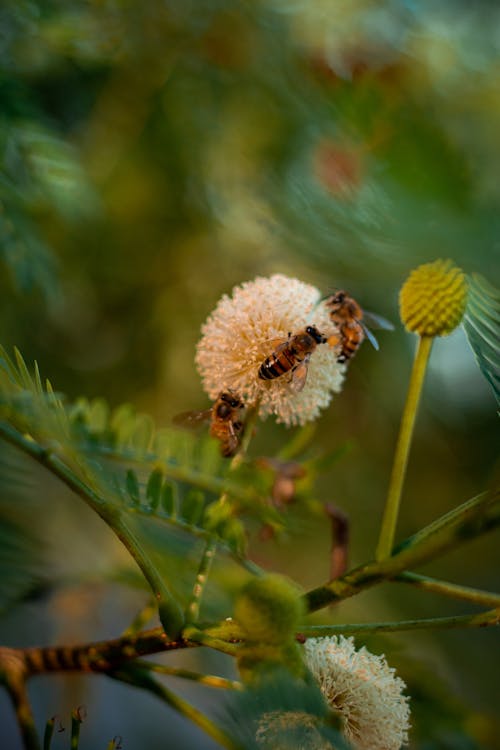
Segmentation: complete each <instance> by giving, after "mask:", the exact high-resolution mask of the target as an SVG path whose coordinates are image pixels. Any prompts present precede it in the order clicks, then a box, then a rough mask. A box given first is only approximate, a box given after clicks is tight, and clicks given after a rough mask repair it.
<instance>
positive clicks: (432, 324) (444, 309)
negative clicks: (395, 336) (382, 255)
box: [399, 260, 467, 336]
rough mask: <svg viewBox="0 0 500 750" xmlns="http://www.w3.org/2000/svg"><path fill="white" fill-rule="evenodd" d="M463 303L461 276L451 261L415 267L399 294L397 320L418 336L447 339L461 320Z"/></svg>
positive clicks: (463, 278)
mask: <svg viewBox="0 0 500 750" xmlns="http://www.w3.org/2000/svg"><path fill="white" fill-rule="evenodd" d="M466 302H467V282H466V279H465V274H464V272H463V271H462V270H461V269H460V268H458V267H457V266H455V265H454V263H453V262H452V261H451V260H436V261H435V262H434V263H425V264H424V265H422V266H419V267H418V268H416V269H415V270H414V271H412V272H411V273H410V275H409V277H408V278H407V280H406V281H405V283H404V284H403V286H402V288H401V291H400V293H399V309H400V315H401V320H402V321H403V323H404V325H405V326H406V328H407V330H408V331H413V333H418V334H419V335H420V336H447V335H448V334H449V333H451V332H452V331H453V330H454V329H455V328H456V327H457V326H458V325H459V323H460V321H461V320H462V317H463V314H464V312H465V305H466Z"/></svg>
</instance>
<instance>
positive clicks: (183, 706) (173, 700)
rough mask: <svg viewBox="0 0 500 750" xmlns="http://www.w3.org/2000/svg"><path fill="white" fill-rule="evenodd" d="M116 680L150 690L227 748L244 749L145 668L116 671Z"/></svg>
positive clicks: (114, 675) (131, 667)
mask: <svg viewBox="0 0 500 750" xmlns="http://www.w3.org/2000/svg"><path fill="white" fill-rule="evenodd" d="M110 676H111V677H113V678H114V679H116V680H120V681H122V682H126V683H128V684H129V685H133V686H134V687H138V688H142V689H144V690H148V691H149V692H151V693H153V694H154V695H156V696H157V697H158V698H160V700H162V701H164V702H165V703H168V705H169V706H171V707H172V708H174V709H175V710H176V711H178V712H179V713H180V714H182V716H184V717H185V718H186V719H188V720H189V721H191V722H193V724H196V725H197V726H198V727H200V729H202V730H203V731H204V732H206V733H207V734H208V735H209V736H210V737H212V739H214V740H215V741H216V742H218V743H219V744H220V745H222V747H225V748H227V750H243V748H242V747H241V745H239V744H237V743H236V742H235V741H234V740H233V739H232V738H231V737H230V736H229V735H228V734H226V732H224V730H223V729H221V728H220V727H218V726H217V725H216V724H215V723H214V722H213V721H212V720H211V719H209V718H208V716H205V714H203V713H201V711H198V709H196V708H195V707H194V706H192V705H191V704H190V703H188V702H187V701H185V700H184V699H183V698H181V697H179V696H178V695H175V693H172V692H171V691H170V690H168V689H167V688H166V687H164V685H161V684H160V683H159V682H157V681H156V680H154V679H153V678H152V677H151V675H150V674H149V673H148V672H147V671H146V670H144V669H139V668H137V667H136V666H135V665H134V666H132V665H131V666H130V667H127V668H126V669H123V670H120V671H118V672H114V673H113V674H111V675H110Z"/></svg>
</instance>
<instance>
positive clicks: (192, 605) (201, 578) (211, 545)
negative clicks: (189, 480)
mask: <svg viewBox="0 0 500 750" xmlns="http://www.w3.org/2000/svg"><path fill="white" fill-rule="evenodd" d="M258 414H259V401H256V403H255V404H254V405H253V406H252V407H250V408H249V409H248V413H247V418H246V421H245V431H244V433H243V438H242V440H241V444H240V446H239V450H238V452H237V453H236V455H235V456H233V459H232V460H231V463H230V465H229V471H228V476H230V474H231V472H233V471H235V470H236V469H237V468H238V467H239V466H240V465H241V464H242V463H243V460H244V458H245V456H246V454H247V451H248V448H249V445H250V441H251V439H252V437H253V431H254V426H255V423H256V421H257V417H258ZM229 496H230V493H229V492H228V491H224V492H222V493H221V495H220V497H219V502H220V503H226V502H227V501H228V500H229ZM216 551H217V538H216V536H215V535H212V536H210V537H209V538H208V539H207V542H206V545H205V549H204V552H203V557H202V559H201V561H200V565H199V567H198V573H197V575H196V581H195V584H194V586H193V593H192V595H191V599H190V600H189V602H188V605H187V607H186V613H185V620H186V623H190V624H194V623H196V622H197V621H198V618H199V615H200V605H201V598H202V596H203V592H204V590H205V585H206V582H207V580H208V576H209V574H210V568H211V567H212V563H213V560H214V557H215V553H216Z"/></svg>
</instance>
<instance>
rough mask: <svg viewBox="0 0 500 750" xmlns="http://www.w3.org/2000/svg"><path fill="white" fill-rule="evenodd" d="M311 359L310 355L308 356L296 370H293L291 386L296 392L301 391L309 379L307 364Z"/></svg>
mask: <svg viewBox="0 0 500 750" xmlns="http://www.w3.org/2000/svg"><path fill="white" fill-rule="evenodd" d="M309 359H310V355H309V356H307V357H306V358H305V359H304V360H303V361H302V362H301V363H300V365H297V367H296V368H295V370H293V372H292V379H291V381H290V387H291V389H292V391H294V392H295V393H300V391H301V390H302V389H303V388H304V386H305V384H306V380H307V365H308V362H309Z"/></svg>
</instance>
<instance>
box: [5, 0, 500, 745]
mask: <svg viewBox="0 0 500 750" xmlns="http://www.w3.org/2000/svg"><path fill="white" fill-rule="evenodd" d="M499 30H500V7H499V6H498V3H496V2H494V1H493V0H492V1H491V2H487V1H486V0H482V1H478V2H475V3H469V2H466V1H465V0H464V1H463V2H460V1H459V0H441V2H439V3H435V2H432V0H428V1H427V2H426V1H425V0H407V1H405V0H393V1H390V0H385V1H384V0H380V1H379V2H376V1H373V0H372V1H370V0H349V1H348V0H308V1H306V0H304V1H302V0H294V1H290V2H287V0H253V1H250V0H249V1H248V2H244V1H243V0H232V1H231V0H206V1H205V0H183V2H179V1H178V0H149V2H146V3H140V2H134V0H88V1H87V2H83V1H81V0H64V2H62V1H61V0H38V1H36V0H4V2H3V3H2V7H1V9H0V155H1V162H2V172H1V175H0V261H1V266H0V268H1V271H0V323H1V342H2V344H3V345H4V346H5V347H6V348H7V349H8V350H12V347H13V346H14V345H17V346H18V347H19V348H20V349H21V351H22V352H23V354H24V356H25V357H26V359H27V360H28V361H32V360H34V359H36V360H37V361H38V362H39V364H40V366H41V368H42V371H43V373H44V374H46V375H47V376H49V377H50V379H51V381H52V382H53V384H54V385H55V387H56V388H57V389H58V390H60V391H61V392H64V393H66V394H67V395H68V397H69V398H70V399H75V398H76V397H78V396H80V395H86V396H87V397H89V398H93V397H98V396H99V397H103V398H105V399H106V400H107V401H108V402H109V403H110V404H111V405H112V406H116V405H118V404H120V403H121V402H123V401H129V402H131V403H133V404H134V405H135V406H136V407H137V409H139V410H140V411H145V412H148V413H150V414H152V415H153V416H154V418H155V420H156V421H157V422H158V423H159V424H167V423H169V421H170V420H171V417H172V415H174V414H176V413H177V412H179V411H182V410H186V409H196V408H200V409H202V408H207V407H208V405H209V404H208V401H207V399H206V396H205V395H204V394H203V392H202V390H201V386H200V381H199V378H198V376H197V373H196V371H195V367H194V349H195V345H196V341H197V339H198V338H199V331H200V326H201V324H202V322H203V320H204V319H205V318H206V316H207V314H208V313H209V312H210V310H211V309H212V308H213V307H214V305H215V303H216V301H217V300H218V299H219V297H220V296H221V295H222V294H223V293H225V292H229V291H230V290H231V288H232V287H233V286H234V285H235V284H237V283H240V282H241V281H244V280H247V279H251V278H253V277H255V276H256V275H269V274H271V273H274V272H281V273H285V274H288V275H290V276H296V277H298V278H300V279H302V280H304V281H307V282H310V283H313V284H316V285H317V286H318V287H320V288H321V289H324V290H325V293H327V292H328V290H330V289H332V288H339V287H340V288H346V289H348V290H349V291H351V292H352V293H353V294H354V295H355V296H356V298H357V299H358V300H359V301H360V302H361V303H362V305H363V306H364V307H365V309H369V310H373V311H376V312H377V313H379V314H381V315H383V316H385V317H386V318H388V319H390V320H392V321H393V322H394V323H396V324H397V323H398V312H397V294H398V289H399V287H400V285H401V283H402V281H403V280H404V278H405V277H406V275H407V274H408V272H409V271H410V270H411V269H412V268H413V267H415V266H416V265H418V264H419V263H422V262H425V261H429V260H434V259H436V258H438V257H445V258H446V257H450V258H452V259H453V260H455V261H456V262H457V263H458V264H459V265H461V266H462V267H463V268H464V270H465V271H467V272H474V271H475V272H479V273H481V274H483V275H484V276H486V277H487V278H488V279H489V280H490V281H491V282H493V283H496V284H497V286H498V257H499V248H500V232H499V230H500V210H499V203H500V181H499V179H498V175H499V173H500V99H499V97H498V90H499V86H500V31H499ZM379 341H380V344H381V347H380V351H379V352H378V353H377V352H375V351H374V350H373V349H371V348H370V346H369V344H365V345H364V346H363V347H362V349H361V351H360V352H359V354H358V355H357V357H356V359H355V360H354V361H353V363H352V366H351V367H350V370H349V375H348V379H347V381H346V385H345V388H344V391H343V393H342V394H341V395H339V396H338V397H336V398H335V400H334V403H333V405H332V407H331V408H330V409H329V411H328V412H327V413H325V414H324V416H323V417H322V418H321V420H320V421H319V422H318V424H317V430H316V434H315V436H314V440H313V442H314V444H315V445H316V446H317V448H318V449H319V450H327V449H331V448H334V447H336V446H338V447H339V448H340V447H342V446H344V445H346V444H348V445H349V450H348V451H346V452H345V454H344V455H343V457H342V459H341V460H340V461H339V462H338V463H337V464H336V465H335V466H334V467H333V468H332V469H331V470H330V471H329V472H328V474H327V475H325V477H324V478H323V479H322V480H321V481H320V482H319V483H318V486H317V488H316V494H317V496H318V498H320V499H322V500H324V501H327V500H328V501H333V502H335V503H337V504H338V505H339V506H340V507H341V508H342V509H343V510H345V511H346V512H347V513H348V514H349V516H350V519H351V537H352V544H351V550H350V557H351V561H352V563H353V564H356V563H360V562H363V561H365V560H366V559H369V558H370V557H371V556H372V555H373V550H374V546H375V544H376V540H377V535H378V527H379V523H380V518H381V513H382V508H383V501H384V495H385V491H386V489H387V483H388V474H389V470H390V465H391V458H392V451H393V447H394V443H395V438H396V434H397V429H398V422H399V416H400V413H401V408H402V404H403V401H404V395H405V391H406V385H407V381H408V375H409V371H410V366H411V358H412V352H413V348H414V345H415V342H414V340H413V339H412V337H411V336H409V335H408V334H406V333H405V332H404V331H403V330H402V329H401V326H400V325H396V330H395V332H393V333H386V332H380V335H379ZM497 419H498V417H497V415H496V409H495V401H494V397H493V395H492V393H491V391H490V389H489V386H488V384H487V383H486V382H485V381H484V380H483V378H482V376H481V374H480V372H479V370H478V368H477V365H476V363H475V361H474V358H473V356H472V353H471V352H470V350H469V348H468V345H467V342H466V339H465V337H464V335H463V333H462V332H461V331H457V332H456V333H454V334H453V335H452V336H450V337H449V338H448V339H445V340H442V341H438V342H437V343H436V346H435V349H434V352H433V355H432V360H431V367H430V371H429V374H428V378H427V382H426V388H425V394H424V402H423V405H422V409H421V413H420V415H419V420H418V429H417V433H416V438H415V443H414V448H413V453H412V457H411V464H410V467H409V474H408V481H407V486H406V490H405V496H404V506H403V512H402V516H401V521H400V528H399V534H400V535H401V537H402V536H404V535H408V534H410V533H412V532H413V531H415V530H417V529H418V528H419V527H421V526H422V525H424V524H425V523H428V522H430V521H431V520H432V519H433V518H435V517H436V516H438V515H440V514H442V513H444V512H446V511H448V510H450V509H451V508H453V507H454V506H456V505H457V504H459V503H460V502H463V501H465V500H466V499H468V498H469V497H471V496H472V495H474V494H476V493H477V492H479V491H481V490H482V489H484V488H485V487H487V486H489V485H490V484H491V483H492V482H493V481H495V477H497V478H498V472H497V469H496V460H497V456H498V424H497ZM289 438H290V431H287V430H286V429H285V428H283V427H279V426H276V425H274V424H273V423H272V422H271V421H270V420H268V422H267V423H266V424H265V425H262V426H261V428H260V429H259V432H258V434H257V436H256V439H255V442H254V447H253V451H254V455H271V454H272V453H273V452H276V451H277V450H279V448H280V447H281V446H282V445H283V443H284V442H285V441H286V440H288V439H289ZM18 461H19V459H18V458H17V457H16V456H15V455H14V454H13V453H12V452H10V451H7V449H6V448H4V447H2V463H3V464H4V465H9V464H12V465H16V462H18ZM29 476H30V479H29V480H28V479H27V480H26V484H23V485H22V486H21V487H18V488H17V490H15V491H14V490H11V492H10V494H8V496H5V498H4V501H3V502H2V512H4V515H5V517H6V518H7V519H8V521H9V523H11V522H13V521H15V523H21V524H23V527H24V529H25V532H26V535H27V538H29V539H32V545H33V547H34V548H36V552H37V555H38V556H39V566H40V571H43V574H44V576H48V577H49V578H50V577H51V576H52V578H53V579H57V580H59V581H60V582H61V581H62V580H64V579H65V578H66V579H67V585H65V586H62V585H60V586H58V587H56V588H50V587H48V588H47V589H46V590H45V591H44V592H43V594H42V593H40V591H38V594H37V597H36V598H35V597H34V596H32V597H31V598H27V599H26V601H23V602H22V603H21V604H19V605H18V606H17V607H16V608H15V609H8V610H7V611H6V612H4V614H3V616H2V619H1V620H0V633H1V640H2V642H4V643H6V644H8V645H19V646H22V645H34V644H40V643H43V644H51V643H69V642H74V641H82V640H87V639H91V638H96V639H97V638H104V637H112V636H116V635H117V634H118V633H119V632H120V629H122V628H123V627H125V626H126V624H127V622H128V621H129V620H130V618H131V617H132V616H133V614H134V613H135V611H136V610H137V608H138V606H139V605H140V602H141V601H144V594H143V593H142V592H134V591H133V590H130V589H127V588H126V587H123V586H119V585H111V584H110V583H109V582H107V578H109V571H111V570H113V568H114V566H116V564H117V560H119V561H121V562H123V560H124V553H123V551H122V550H121V549H120V548H119V546H118V544H115V543H113V540H112V538H111V535H110V534H109V532H108V531H107V529H105V528H103V527H102V525H101V524H100V522H99V521H98V520H96V519H94V518H93V517H92V515H91V514H90V512H87V510H86V509H85V508H82V507H80V503H79V501H78V500H77V499H76V498H73V497H71V496H69V495H68V494H66V493H64V492H63V491H62V490H61V488H60V487H59V486H58V485H57V484H56V483H55V482H53V481H52V480H50V479H49V478H48V477H47V476H46V475H44V474H43V472H38V471H35V470H34V469H33V468H32V467H31V468H30V474H29ZM4 506H5V507H7V510H4ZM41 506H42V507H43V508H44V510H45V512H44V513H43V514H42V515H40V507H41ZM13 508H15V512H14V511H13ZM294 512H296V518H295V523H294V531H293V533H290V535H289V536H288V537H287V538H285V539H284V540H282V541H281V542H280V543H279V544H278V543H274V542H266V543H259V542H258V541H255V542H254V543H253V548H252V553H253V556H254V558H255V559H256V560H257V561H258V562H259V563H260V564H261V565H264V566H269V567H270V568H271V567H272V568H274V569H277V570H280V571H282V572H285V573H288V574H289V575H290V576H292V577H294V578H295V579H296V580H298V581H300V582H301V583H302V585H304V586H305V587H310V586H314V585H318V584H319V583H321V582H323V581H324V580H326V578H327V576H328V548H329V535H328V528H327V526H326V525H325V523H324V521H323V519H322V518H320V517H318V518H317V519H316V520H314V519H311V518H307V519H306V518H304V520H303V523H298V522H297V518H298V519H299V520H300V511H294ZM297 514H298V515H297ZM14 516H15V518H14ZM35 517H36V518H37V522H36V524H34V523H33V521H32V519H33V518H35ZM38 519H39V520H38ZM497 549H498V538H496V539H495V538H494V537H493V536H491V537H486V538H483V539H481V540H479V541H476V542H474V543H469V544H468V545H467V547H464V548H463V549H461V550H460V551H459V552H455V553H453V554H450V555H448V556H447V557H446V558H444V559H443V560H440V561H439V562H436V563H433V564H432V565H431V566H427V568H425V569H423V571H422V572H427V573H430V574H432V575H436V576H438V577H443V578H445V579H449V580H453V581H457V582H462V583H465V584H469V585H473V586H477V587H482V588H485V589H492V590H494V589H495V587H497V588H498V584H499V581H498V563H499V554H498V551H497ZM79 576H81V577H82V578H85V579H86V581H87V582H86V583H85V585H83V584H82V585H78V586H77V585H76V584H74V581H76V580H77V579H78V577H79ZM90 579H92V580H91V581H90ZM20 580H21V579H20ZM72 581H73V583H72ZM89 581H90V582H89ZM28 590H29V587H28V588H27V592H28ZM468 611H473V610H471V609H470V608H468V607H467V605H466V604H463V603H462V604H460V603H454V602H453V601H451V600H444V599H440V598H438V597H436V596H433V595H431V594H424V593H421V592H418V591H416V590H408V589H405V588H403V587H402V586H400V585H396V584H392V585H387V586H385V587H382V588H377V590H374V591H370V592H367V593H365V594H363V595H361V596H359V597H356V598H355V599H354V600H352V601H349V602H346V603H345V604H343V605H342V607H341V608H340V607H339V608H338V610H331V611H329V612H328V613H326V615H325V616H324V617H323V621H328V620H330V621H331V620H336V621H341V620H344V621H367V620H383V619H400V618H416V617H425V616H433V615H436V616H437V615H445V614H455V613H464V612H468ZM318 621H321V618H319V620H318ZM369 646H370V648H372V649H373V650H378V651H385V652H386V654H387V655H388V657H389V660H390V662H391V664H393V665H394V666H398V669H399V671H400V673H401V674H402V676H403V677H404V679H405V680H406V681H407V682H408V683H409V684H410V690H411V688H412V683H413V682H415V685H414V686H413V694H414V695H415V696H416V698H415V724H416V728H415V731H414V733H413V737H412V747H413V748H419V749H420V750H424V749H425V750H438V749H441V748H442V749H443V750H452V749H453V750H455V749H459V750H460V748H462V749H463V750H474V749H476V748H486V749H490V748H497V747H500V744H499V741H498V739H496V737H497V735H498V727H497V728H495V723H494V715H495V712H496V709H497V707H498V698H499V696H498V680H497V677H496V675H498V671H499V669H500V650H499V648H498V635H497V633H495V632H494V631H493V630H483V631H449V632H448V631H445V632H442V633H423V632H418V633H408V634H399V635H396V634H394V635H390V636H387V637H385V638H377V639H375V638H373V639H371V640H370V642H369ZM175 658H177V659H178V662H179V663H181V662H182V664H183V665H186V664H188V665H189V664H191V665H192V664H194V663H195V661H196V660H199V659H200V658H201V659H202V660H204V661H203V663H202V664H201V666H200V664H199V663H198V668H206V669H207V670H208V669H210V670H214V671H216V670H218V671H219V672H224V671H225V673H227V674H230V673H231V668H232V667H231V665H230V664H229V663H226V662H224V661H222V663H221V662H220V661H219V660H218V659H216V658H215V656H214V655H210V654H209V655H205V656H202V657H201V656H199V655H196V656H195V655H191V654H189V655H183V656H182V659H181V657H174V658H172V657H169V663H175V662H174V659H175ZM416 683H418V685H417V684H416ZM32 687H33V701H34V706H35V711H36V716H37V721H38V724H39V726H40V727H43V725H44V723H45V720H46V719H47V718H48V717H49V716H51V715H54V714H59V715H60V716H61V718H62V721H63V724H65V725H66V727H68V725H69V713H70V711H71V708H73V707H74V706H75V705H78V704H85V706H86V707H87V712H88V719H87V721H86V722H85V724H84V727H83V730H82V745H81V748H82V750H85V749H86V748H91V747H92V748H97V747H105V746H106V743H107V742H108V741H109V740H110V739H111V737H112V736H114V735H121V736H122V737H123V747H124V748H126V749H127V750H132V749H133V748H143V747H145V746H146V745H147V746H148V747H149V748H151V750H153V748H160V747H165V746H175V747H176V748H178V749H179V750H184V749H185V748H186V749H187V748H194V747H196V748H207V749H208V748H213V747H215V745H214V744H213V743H212V742H211V741H209V740H208V739H206V738H205V737H204V736H202V735H201V733H199V732H198V731H197V730H196V729H191V728H190V727H189V726H187V724H186V722H184V720H182V719H180V718H178V717H177V716H176V715H175V714H173V713H171V712H169V710H168V709H166V708H164V707H163V706H159V705H156V703H155V702H154V699H153V698H148V697H146V698H143V697H142V696H141V695H139V694H138V693H137V692H134V691H133V690H132V689H129V688H126V687H121V686H120V685H114V684H108V682H107V681H106V680H104V679H103V678H99V677H92V678H90V679H88V678H76V677H72V678H70V679H65V680H63V679H62V678H59V677H55V678H52V677H51V678H40V679H38V681H34V682H33V686H32ZM175 687H176V688H178V689H179V690H180V691H181V692H182V693H183V694H184V695H188V696H189V699H190V700H192V701H193V702H195V703H196V704H197V705H201V706H204V707H207V706H208V707H212V708H215V709H217V706H218V704H219V703H220V701H221V696H220V695H219V694H216V695H213V694H209V695H208V696H207V690H206V689H205V690H204V691H203V690H200V689H199V688H198V689H195V688H189V690H188V689H187V688H186V686H185V685H178V684H176V685H175ZM417 697H418V700H417ZM0 712H1V719H0V736H2V735H3V738H4V742H5V743H6V744H5V745H4V744H2V747H7V748H15V749H16V750H17V748H18V747H19V744H18V740H17V739H16V729H15V726H14V723H13V719H12V716H11V714H10V708H9V706H8V704H7V701H6V699H5V697H4V696H3V695H2V696H0ZM166 727H168V738H167V739H166V736H165V732H166ZM67 735H68V729H66V734H65V735H64V734H61V735H60V736H58V738H57V741H55V742H54V748H56V750H57V748H59V747H65V746H66V745H67V743H68V741H69V740H68V736H67ZM65 743H66V744H65ZM166 743H167V744H166ZM168 743H173V744H168Z"/></svg>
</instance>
